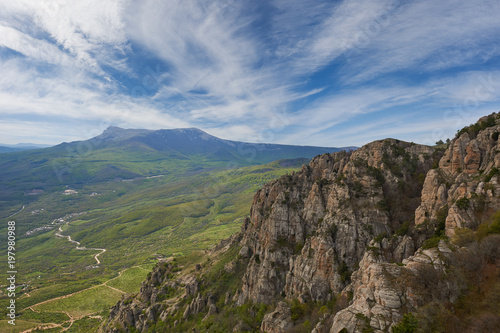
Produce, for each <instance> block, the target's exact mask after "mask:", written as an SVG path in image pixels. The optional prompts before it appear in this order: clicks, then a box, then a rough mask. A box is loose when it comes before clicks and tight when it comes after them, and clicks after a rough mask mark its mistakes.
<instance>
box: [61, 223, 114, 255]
mask: <svg viewBox="0 0 500 333" xmlns="http://www.w3.org/2000/svg"><path fill="white" fill-rule="evenodd" d="M61 232H63V230H62V225H61V226H59V232H56V234H55V235H56V236H57V237H61V238H67V239H68V242H71V243H74V244H76V249H77V250H80V251H101V252H99V253H98V254H96V255H95V256H94V259H95V261H96V262H97V264H98V265H99V264H101V261H100V260H99V258H98V257H99V256H100V255H101V254H103V253H104V252H106V249H100V248H96V247H89V248H87V247H85V246H80V242H77V241H76V240H73V239H71V236H65V235H62V234H61Z"/></svg>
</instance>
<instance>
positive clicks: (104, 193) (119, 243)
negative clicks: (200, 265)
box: [0, 130, 311, 331]
mask: <svg viewBox="0 0 500 333" xmlns="http://www.w3.org/2000/svg"><path fill="white" fill-rule="evenodd" d="M115 131H116V130H115ZM118 132H119V133H121V135H122V134H123V132H126V130H120V131H118ZM115 134H116V133H115ZM122 139H123V138H120V140H118V142H119V144H117V140H116V137H115V138H114V140H112V144H111V143H109V142H108V143H107V144H104V143H101V144H102V145H101V146H100V147H99V149H96V150H93V151H91V152H89V153H88V154H86V155H83V157H82V158H81V159H80V162H79V163H78V164H77V163H73V165H72V167H73V168H70V169H68V170H66V171H67V172H65V173H64V174H63V175H62V176H63V178H64V179H63V180H64V182H60V181H58V180H57V177H58V174H57V173H56V171H57V170H55V169H54V168H53V166H54V165H60V164H57V163H62V162H61V161H64V159H66V157H64V156H61V155H58V154H57V153H55V151H64V152H65V153H64V154H66V153H67V152H68V150H67V149H66V148H64V149H63V148H62V147H53V148H48V149H44V150H35V151H32V152H22V153H9V154H4V155H2V157H3V156H5V157H6V158H5V159H3V160H2V163H3V168H2V170H3V171H2V172H1V175H2V178H3V179H4V180H5V179H6V178H7V177H8V175H10V174H16V175H17V177H18V178H17V179H16V178H15V177H14V178H13V179H12V182H11V184H13V185H9V183H8V182H4V183H3V184H2V186H3V189H4V190H5V191H4V192H2V193H3V194H2V195H4V200H3V209H2V211H1V213H2V215H3V216H10V217H7V218H4V219H2V224H1V226H2V227H1V228H0V230H1V232H4V233H6V232H7V230H6V227H7V221H9V220H13V221H16V237H17V244H16V250H17V253H16V256H17V257H16V265H17V272H18V273H17V276H18V280H17V288H16V294H17V296H16V297H17V304H16V306H17V314H18V318H17V320H18V321H19V322H21V321H22V322H23V323H24V325H26V327H27V328H29V327H30V325H32V327H36V326H39V325H47V327H52V326H51V325H55V326H54V327H53V328H52V329H53V330H56V331H58V330H60V329H61V327H69V326H70V325H71V328H70V331H72V330H74V331H78V330H79V329H80V328H78V327H85V329H88V328H89V327H94V326H95V325H99V324H100V323H101V321H100V320H98V319H96V318H99V316H104V317H106V316H107V312H108V309H109V307H110V306H111V305H114V304H115V303H116V301H118V300H119V299H120V298H121V296H122V295H123V294H125V293H136V292H138V291H139V287H140V284H141V282H142V281H144V280H145V278H146V276H147V274H148V273H149V272H150V271H151V269H152V267H153V266H154V265H155V264H156V263H157V262H158V261H162V260H165V259H166V258H172V257H173V258H178V259H180V258H188V260H187V261H186V263H193V262H194V261H196V258H199V257H201V254H202V253H203V252H202V251H204V250H206V249H208V248H210V247H211V246H213V245H214V244H216V243H217V242H218V241H219V240H221V239H223V238H226V237H228V236H230V235H231V234H233V233H235V232H237V231H238V230H239V229H240V226H241V220H242V218H244V217H245V216H246V215H248V213H249V211H250V206H251V203H252V198H253V195H254V193H255V191H256V190H257V189H258V188H259V187H261V186H262V185H263V184H265V183H267V182H269V181H272V180H273V179H276V178H278V177H279V176H281V175H283V174H286V173H289V174H291V173H293V172H294V171H296V170H298V169H300V168H301V166H302V164H307V162H308V161H309V157H311V156H307V155H306V157H307V158H298V157H299V156H300V155H298V156H296V158H295V159H282V160H278V161H274V162H269V163H266V164H257V163H258V162H261V161H266V160H269V159H271V158H272V156H277V157H279V156H280V154H274V155H273V154H268V153H265V154H267V156H264V157H262V156H259V154H258V153H259V151H257V150H256V151H255V154H256V155H255V158H254V159H252V160H249V161H246V160H245V159H244V158H240V159H238V158H235V159H234V160H231V158H230V157H227V156H225V155H224V154H222V155H221V154H214V153H213V152H210V151H209V149H208V147H205V152H208V154H211V156H207V154H205V155H203V154H202V153H201V152H200V151H198V152H196V154H194V155H191V156H189V154H187V153H186V149H187V147H185V148H184V151H183V154H184V156H185V157H183V158H180V157H179V156H180V153H178V152H179V150H177V153H175V154H174V153H172V150H170V151H169V152H168V153H167V152H165V151H164V150H165V149H163V150H162V149H161V148H159V147H156V148H155V149H152V148H149V149H146V148H144V147H142V148H141V149H139V148H137V147H135V148H134V149H129V148H130V146H131V145H132V146H134V145H135V144H136V143H137V141H134V140H132V141H130V140H129V141H128V143H127V144H124V143H123V142H122V141H123V140H122ZM128 139H130V138H128ZM217 140H218V139H217ZM91 141H92V140H90V141H89V142H91ZM63 145H72V146H74V147H78V145H79V144H78V143H72V144H63ZM179 146H182V145H180V144H179V143H176V147H179ZM124 147H125V148H124ZM126 147H128V148H126ZM148 147H150V146H148ZM75 149H76V148H75ZM196 149H197V147H196V145H195V146H193V150H196ZM294 149H298V151H297V152H293V151H291V152H286V154H285V155H286V156H288V157H294V154H302V153H304V152H305V151H304V150H303V148H301V147H299V148H294ZM75 151H76V150H75ZM217 151H218V152H220V151H221V149H219V148H218V150H217ZM233 153H234V154H236V155H237V153H235V151H233ZM64 154H63V155H64ZM174 155H177V156H176V157H174ZM202 155H203V156H202ZM236 155H234V156H236ZM44 156H46V157H44ZM257 156H259V157H258V158H257ZM159 157H161V158H159ZM44 160H46V161H44ZM20 161H24V162H22V163H21V162H20ZM54 161H56V162H55V163H56V164H54ZM104 161H106V162H104ZM245 161H246V162H245ZM66 162H67V161H66ZM248 164H256V165H248ZM36 165H38V167H37V166H36ZM16 170H17V171H16ZM28 170H31V171H30V172H31V174H32V177H38V178H37V179H38V181H37V180H35V179H34V178H29V177H27V175H26V172H28ZM59 176H60V175H59ZM23 177H24V178H23ZM43 177H45V178H43ZM21 178H22V179H24V180H22V179H21ZM33 182H35V183H37V182H38V184H39V186H37V187H36V188H30V187H29V186H31V185H29V184H32V183H33ZM37 189H38V190H39V191H38V192H37V191H36V190H37ZM34 190H35V192H33V191H34ZM30 191H31V192H30ZM5 193H10V194H12V196H10V197H8V196H7V195H5ZM7 198H8V200H7ZM9 205H10V206H9ZM2 251H4V253H5V246H3V249H2ZM1 273H2V274H0V275H1V278H2V281H5V279H6V276H5V274H4V272H1ZM2 292H3V295H4V298H3V299H2V304H3V302H4V301H6V300H7V299H6V297H5V295H6V289H5V286H4V287H3V288H2ZM68 295H70V296H69V297H68ZM2 309H5V306H2ZM3 311H4V312H5V310H3ZM89 316H90V317H89ZM4 317H5V316H4ZM59 325H62V326H59ZM89 325H90V326H89ZM1 327H4V328H8V327H9V325H8V324H7V323H6V321H0V328H1ZM44 327H45V326H44ZM94 328H95V327H94ZM81 329H82V330H83V331H85V329H83V328H81ZM92 329H93V328H92ZM92 329H91V330H92Z"/></svg>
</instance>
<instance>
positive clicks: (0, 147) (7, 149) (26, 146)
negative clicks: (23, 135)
mask: <svg viewBox="0 0 500 333" xmlns="http://www.w3.org/2000/svg"><path fill="white" fill-rule="evenodd" d="M47 147H50V146H49V145H40V144H36V143H18V144H15V145H7V144H3V143H0V154H1V153H11V152H14V151H20V150H30V149H39V148H47Z"/></svg>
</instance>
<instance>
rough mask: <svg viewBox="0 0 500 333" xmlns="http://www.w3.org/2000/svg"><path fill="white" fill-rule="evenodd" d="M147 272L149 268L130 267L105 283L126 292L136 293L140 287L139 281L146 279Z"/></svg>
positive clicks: (149, 270)
mask: <svg viewBox="0 0 500 333" xmlns="http://www.w3.org/2000/svg"><path fill="white" fill-rule="evenodd" d="M149 272H151V269H145V268H141V267H132V268H129V269H127V270H126V271H124V272H123V273H122V274H121V276H120V277H118V278H115V279H113V280H111V281H109V282H106V285H107V286H110V287H113V288H116V289H119V290H121V291H124V292H126V293H131V294H134V293H138V292H139V290H140V289H141V282H142V281H144V280H146V276H147V275H148V273H149Z"/></svg>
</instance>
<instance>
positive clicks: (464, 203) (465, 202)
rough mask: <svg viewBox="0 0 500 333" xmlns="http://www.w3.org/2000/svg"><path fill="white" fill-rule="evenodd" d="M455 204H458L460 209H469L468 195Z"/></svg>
mask: <svg viewBox="0 0 500 333" xmlns="http://www.w3.org/2000/svg"><path fill="white" fill-rule="evenodd" d="M455 204H456V205H457V207H458V208H460V209H467V208H469V206H470V201H469V199H467V198H466V197H463V198H460V199H458V200H457V201H456V202H455Z"/></svg>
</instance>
